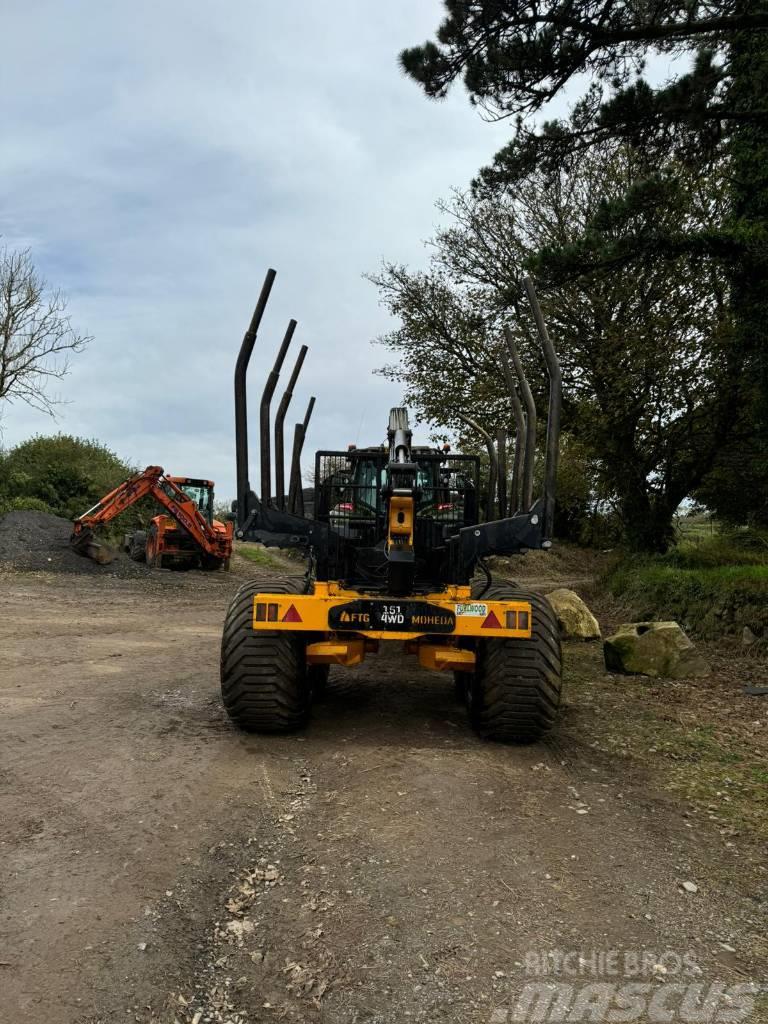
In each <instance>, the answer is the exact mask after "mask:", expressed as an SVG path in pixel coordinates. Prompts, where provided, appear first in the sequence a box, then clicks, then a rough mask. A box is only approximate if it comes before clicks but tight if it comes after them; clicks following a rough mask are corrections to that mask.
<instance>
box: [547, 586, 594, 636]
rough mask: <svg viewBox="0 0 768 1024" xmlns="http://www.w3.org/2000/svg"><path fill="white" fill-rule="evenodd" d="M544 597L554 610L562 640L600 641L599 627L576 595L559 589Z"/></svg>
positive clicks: (571, 591)
mask: <svg viewBox="0 0 768 1024" xmlns="http://www.w3.org/2000/svg"><path fill="white" fill-rule="evenodd" d="M545 596H546V598H547V600H548V601H549V603H550V604H551V605H552V608H553V609H554V612H555V615H556V616H557V623H558V625H559V626H560V635H561V636H562V637H563V639H564V640H599V639H600V636H601V633H600V625H599V623H598V621H597V619H596V618H595V616H594V615H593V614H592V612H591V611H590V610H589V608H587V606H586V605H585V604H584V602H583V601H582V599H581V598H580V597H579V595H578V594H577V593H575V592H574V591H573V590H566V589H565V587H561V588H560V589H559V590H553V591H552V593H551V594H546V595H545Z"/></svg>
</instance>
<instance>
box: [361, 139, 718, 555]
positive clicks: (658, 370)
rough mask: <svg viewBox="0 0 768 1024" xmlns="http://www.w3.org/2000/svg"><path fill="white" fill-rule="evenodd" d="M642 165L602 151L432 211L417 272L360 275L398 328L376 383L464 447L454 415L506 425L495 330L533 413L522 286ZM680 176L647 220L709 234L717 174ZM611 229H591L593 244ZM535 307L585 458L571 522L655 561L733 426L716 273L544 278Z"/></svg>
mask: <svg viewBox="0 0 768 1024" xmlns="http://www.w3.org/2000/svg"><path fill="white" fill-rule="evenodd" d="M644 166H645V164H644V158H643V157H642V156H640V155H638V154H637V153H635V152H633V151H632V150H630V149H627V148H626V147H618V148H617V147H616V146H614V145H612V144H605V145H603V146H602V147H601V148H599V149H596V150H595V151H594V152H591V153H588V154H585V156H584V158H583V159H582V160H581V161H580V162H579V164H578V166H577V167H575V168H574V169H573V172H572V173H565V172H563V173H560V174H559V175H557V176H554V177H553V176H551V175H547V174H545V173H544V172H542V171H540V170H535V171H533V172H532V173H531V174H530V175H529V176H528V177H527V178H525V179H524V180H522V181H520V182H519V183H518V185H517V187H516V188H515V190H514V192H512V191H499V192H495V193H493V194H486V195H485V196H483V197H480V196H478V195H477V194H473V193H459V192H457V193H455V194H454V196H453V197H452V199H451V201H450V202H448V203H443V204H442V205H441V207H440V209H441V210H442V212H443V213H444V214H446V215H447V217H448V218H449V222H448V224H447V226H446V227H444V228H443V229H441V230H440V231H439V233H438V235H437V237H436V238H435V239H433V242H432V259H431V267H430V270H429V272H428V273H412V272H409V271H408V270H407V268H404V267H401V266H397V265H393V264H385V265H384V267H383V269H382V270H381V272H380V273H379V274H377V275H374V276H372V277H371V280H372V281H373V282H374V283H375V284H376V285H377V287H378V288H379V292H380V295H381V299H382V301H383V304H384V305H385V306H386V307H387V309H388V310H389V312H391V313H392V314H393V315H394V316H395V317H397V318H398V320H399V326H398V327H396V328H395V329H394V330H393V331H391V332H390V333H388V334H387V335H385V336H384V337H382V338H381V339H379V341H380V343H381V344H382V345H383V346H384V347H385V348H387V349H388V350H389V351H390V352H392V353H394V354H395V355H396V356H397V357H398V361H397V362H396V363H392V364H390V365H388V366H385V367H384V368H383V370H382V371H381V372H382V373H384V374H385V375H386V376H388V377H389V378H390V379H393V380H397V381H399V382H400V383H402V384H403V385H404V391H405V396H404V397H405V401H406V403H407V404H409V405H411V406H412V407H414V408H415V410H416V412H417V413H418V415H419V417H420V418H421V419H423V420H427V421H429V422H431V423H433V424H435V425H436V426H437V427H449V428H453V429H454V430H456V431H457V433H458V434H459V437H460V440H461V443H462V445H463V446H466V445H467V442H468V438H467V436H466V435H467V433H468V432H467V431H466V430H464V429H463V427H462V424H461V416H462V414H464V415H466V416H472V417H473V418H475V419H476V420H477V421H478V422H479V423H480V425H481V426H482V427H484V428H485V429H486V430H488V431H495V430H496V428H497V427H498V425H499V424H500V423H501V424H505V425H508V426H511V423H512V416H511V409H510V405H509V395H508V393H507V389H506V384H505V382H504V378H503V375H502V374H501V372H500V356H501V351H502V347H503V342H502V330H501V328H502V324H506V325H508V326H509V327H510V329H511V331H512V333H513V335H514V337H515V340H516V343H517V345H518V347H519V349H520V350H521V352H522V353H523V356H524V361H525V362H526V365H527V374H528V377H529V380H530V383H531V386H532V388H533V390H534V392H535V394H536V397H537V400H538V405H539V409H540V412H542V413H543V411H544V408H545V406H546V401H547V390H546V375H545V372H544V367H543V365H542V363H543V361H542V357H541V352H540V349H539V345H538V341H537V337H536V330H535V326H534V322H533V319H532V316H531V311H530V309H529V307H528V305H527V301H526V298H525V295H524V292H523V289H522V288H521V287H520V278H521V277H522V275H523V274H524V273H525V272H526V271H527V270H528V269H529V268H530V267H531V265H532V263H534V262H536V260H538V259H539V257H540V254H541V252H542V250H544V249H546V248H547V247H548V246H549V247H552V248H557V247H563V246H567V245H568V244H570V242H572V241H573V240H578V239H581V238H582V237H583V236H584V233H585V231H586V230H587V226H588V225H589V224H590V223H591V222H592V220H593V219H595V218H597V219H599V213H600V211H601V209H603V208H604V206H605V205H606V204H608V203H612V202H614V201H616V202H618V201H619V200H620V199H621V197H622V196H623V195H624V194H625V192H626V190H627V189H628V188H630V187H631V185H632V182H633V181H634V180H635V178H636V176H637V174H638V172H639V170H641V169H642V168H643V167H644ZM677 172H678V174H679V175H680V179H681V182H682V183H683V184H684V188H682V189H677V190H674V192H673V193H672V194H671V197H670V198H669V205H668V207H667V208H665V210H664V211H663V212H660V211H659V210H656V211H655V214H654V216H655V219H656V222H657V223H659V224H662V225H668V226H672V225H678V226H680V225H683V224H686V223H687V224H690V223H698V224H701V225H706V224H707V223H708V222H709V220H710V219H711V218H712V217H717V216H718V215H719V211H720V209H721V206H722V203H723V202H724V183H723V179H722V176H721V175H720V174H719V173H712V174H711V175H709V176H704V177H697V176H696V175H695V174H694V173H692V172H691V171H689V170H688V169H686V168H677ZM636 216H637V217H638V218H640V220H642V219H643V218H644V217H645V214H643V213H637V214H636ZM615 232H616V228H615V226H610V227H607V228H606V229H605V233H604V235H602V236H601V235H600V234H599V232H597V230H596V229H594V230H592V234H591V235H590V236H589V237H590V239H591V242H590V244H593V245H595V246H598V245H599V244H601V243H600V238H601V237H603V238H604V239H610V238H611V237H613V233H615ZM541 301H542V306H543V309H544V314H545V318H546V320H547V323H548V325H549V331H550V334H551V336H552V338H553V340H554V342H555V345H556V347H557V349H558V352H559V355H560V360H561V365H562V370H563V381H564V388H565V393H564V409H563V427H564V431H565V433H566V435H568V443H569V444H571V445H578V446H580V448H581V452H582V461H583V460H585V459H586V460H588V461H589V471H588V472H587V473H586V479H588V480H589V481H590V485H589V490H590V502H591V506H590V505H588V504H586V503H585V504H584V505H583V506H582V518H584V517H585V516H586V515H587V510H588V508H589V517H588V518H589V521H590V522H592V523H597V522H598V519H597V515H598V514H601V515H602V514H604V513H605V512H607V511H609V510H610V512H611V514H612V515H614V516H618V517H619V519H620V521H621V523H622V526H623V530H624V534H625V537H626V540H627V542H628V543H629V544H630V545H631V546H632V547H634V548H635V549H637V550H651V551H659V550H664V549H665V548H666V547H667V546H668V545H669V544H670V543H671V542H672V540H673V535H674V534H673V528H672V519H673V516H674V514H675V511H676V509H677V507H678V505H679V504H680V503H681V502H682V501H683V499H684V498H686V497H687V496H688V495H689V494H690V493H691V492H692V490H694V489H695V488H696V487H697V486H699V485H700V484H701V482H702V480H703V479H704V477H705V475H706V474H707V473H708V472H709V471H710V469H711V467H712V464H713V460H714V459H715V458H716V456H717V455H718V453H719V451H720V450H721V444H722V440H723V437H724V435H725V434H726V433H727V431H728V430H729V427H730V425H731V423H732V418H733V403H732V401H731V392H730V390H729V384H730V377H729V376H728V373H727V366H728V360H727V359H726V358H725V356H724V353H725V352H727V350H728V345H729V339H730V330H731V323H730V315H729V310H728V304H727V297H726V295H725V292H724V287H723V283H722V280H721V275H720V274H719V271H718V269H717V268H716V267H715V265H714V264H713V263H712V262H709V261H707V260H705V259H700V258H697V259H695V260H692V259H691V258H689V257H688V256H682V255H681V256H679V257H678V259H677V260H675V261H674V262H665V261H653V262H650V263H649V264H648V265H646V266H642V267H638V268H636V269H635V271H634V272H633V274H632V275H631V276H630V275H627V274H625V273H614V274H610V275H605V274H597V273H596V274H591V275H583V276H581V277H580V278H578V279H576V280H573V279H570V278H567V277H564V278H562V279H559V280H557V281H554V282H553V281H550V284H549V287H548V288H547V289H546V290H542V292H541ZM724 367H725V368H726V369H724ZM470 436H471V435H470ZM567 468H568V467H567V464H564V467H563V471H564V473H565V472H566V471H567ZM563 481H564V483H565V484H566V486H567V480H566V478H565V476H563ZM582 497H584V496H582ZM561 499H562V500H561V509H560V513H561V516H560V518H561V522H560V524H559V525H560V528H561V529H562V528H563V526H565V528H566V534H567V535H568V536H571V537H575V536H576V535H577V533H578V532H579V531H578V529H574V527H575V526H576V524H575V522H573V521H571V522H568V521H566V522H565V523H563V521H562V519H563V514H565V515H566V517H568V512H567V505H566V502H567V501H568V500H569V499H568V498H567V495H566V492H565V491H561ZM569 518H570V519H571V520H573V519H574V518H575V519H578V518H579V514H578V512H576V516H575V517H573V516H570V517H569ZM607 542H608V543H610V542H611V541H610V540H609V541H607ZM598 543H599V542H598Z"/></svg>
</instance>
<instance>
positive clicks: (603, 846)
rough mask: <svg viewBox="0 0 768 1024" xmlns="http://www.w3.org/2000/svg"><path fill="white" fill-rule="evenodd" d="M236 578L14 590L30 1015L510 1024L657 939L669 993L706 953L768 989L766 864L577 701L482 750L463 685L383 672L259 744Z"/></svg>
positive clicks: (0, 741)
mask: <svg viewBox="0 0 768 1024" xmlns="http://www.w3.org/2000/svg"><path fill="white" fill-rule="evenodd" d="M237 582H238V580H237V579H236V578H232V577H229V576H227V575H225V574H220V575H217V576H203V575H201V574H189V575H187V576H179V575H175V574H168V573H161V574H157V579H156V580H155V581H153V582H152V583H151V584H150V583H147V581H144V580H142V581H140V580H115V579H100V578H97V577H93V576H79V577H67V576H58V577H56V576H46V575H43V574H39V575H32V574H16V575H13V574H9V575H7V576H5V577H3V578H2V579H0V643H1V644H2V647H1V648H0V712H1V714H0V822H2V826H1V827H2V834H1V835H0V841H1V843H2V845H1V846H0V858H1V862H2V883H1V884H2V904H1V908H0V909H1V917H0V1020H1V1021H3V1022H4V1024H5V1022H7V1024H49V1022H51V1021H56V1022H57V1024H75V1022H78V1024H85V1022H89V1024H95V1022H110V1024H112V1022H117V1021H122V1022H124V1021H132V1020H136V1021H141V1022H148V1021H163V1022H166V1021H167V1022H173V1021H174V1020H177V1021H179V1022H192V1021H194V1022H195V1024H200V1022H203V1021H209V1020H210V1021H232V1022H239V1021H241V1020H247V1021H249V1022H251V1021H271V1020H289V1021H315V1020H317V1021H320V1020H322V1021H325V1022H339V1024H342V1022H344V1024H352V1022H371V1024H373V1022H390V1021H391V1022H394V1021H397V1022H402V1021H430V1022H432V1021H442V1020H444V1021H451V1022H454V1021H455V1022H459V1021H460V1022H483V1024H489V1022H493V1024H499V1022H503V1021H505V1020H513V1019H516V1017H515V1016H514V1015H515V1013H516V1012H519V1006H518V1000H519V998H520V995H521V992H524V986H525V985H526V983H528V982H531V981H536V980H537V976H536V975H535V974H533V973H532V971H533V968H534V967H535V966H536V964H537V963H538V962H539V961H538V960H536V959H535V956H537V957H543V956H544V955H545V954H546V953H547V951H563V952H569V953H576V954H578V953H581V955H582V957H583V964H582V965H581V966H579V965H578V957H576V959H574V958H572V959H571V960H570V961H569V964H570V967H569V971H570V973H569V974H567V975H566V976H565V977H564V978H563V977H562V976H561V977H559V978H554V979H550V980H553V981H555V982H562V981H563V980H565V981H567V982H569V983H573V984H574V985H576V989H577V990H579V986H582V985H583V984H585V983H586V982H589V981H594V980H595V976H596V974H598V975H599V976H600V977H601V978H602V979H603V980H605V979H606V978H607V979H608V981H609V982H610V983H611V984H612V983H613V982H614V981H615V980H616V978H617V977H618V976H617V975H615V972H614V973H612V971H611V969H609V968H607V967H606V961H601V962H600V963H602V968H601V969H598V968H600V964H598V967H597V968H596V967H595V964H596V963H598V962H597V961H596V960H595V959H594V954H599V953H602V954H604V955H605V954H608V953H610V952H611V951H616V952H617V954H620V955H621V957H622V959H621V961H620V962H621V963H622V964H623V965H624V969H623V970H622V971H620V972H619V974H620V975H621V977H620V979H619V980H623V979H624V978H625V977H628V976H629V975H627V970H629V968H627V963H628V962H631V960H630V961H626V959H623V958H624V956H625V954H626V955H629V956H630V957H631V956H633V955H635V954H636V953H642V952H643V951H644V952H645V956H646V963H645V970H644V974H645V977H644V978H643V979H642V980H645V981H652V982H653V984H654V985H659V984H660V983H662V982H663V981H669V980H670V978H672V977H673V976H674V977H676V979H677V980H679V978H680V977H681V976H680V975H677V974H676V965H677V961H676V960H675V957H677V956H685V955H687V956H688V957H689V964H690V963H691V962H693V964H694V966H692V967H689V969H688V973H687V974H685V978H684V980H685V982H686V983H691V982H697V983H704V982H706V983H709V982H710V981H712V980H719V981H721V982H723V984H724V985H726V986H732V985H735V984H738V983H741V982H744V981H746V980H748V979H754V980H758V981H759V980H760V979H761V978H763V979H764V978H765V977H766V972H765V967H766V944H765V906H766V904H765V887H764V881H765V875H764V872H763V870H762V864H761V863H760V860H761V858H760V856H759V853H758V854H756V853H755V851H754V850H753V849H752V848H747V847H745V846H743V845H742V844H741V842H740V841H738V840H737V841H734V840H733V839H732V837H731V838H728V837H727V836H724V835H723V834H722V832H721V830H718V829H717V828H714V827H713V828H708V827H707V825H706V822H705V823H704V824H701V825H700V824H698V819H695V820H696V824H695V826H694V827H692V821H693V820H694V819H692V818H691V816H690V814H689V812H688V810H687V809H686V807H685V806H683V805H682V804H677V803H675V802H673V801H671V800H670V798H669V796H664V795H662V794H660V793H658V792H656V791H655V790H654V788H653V786H652V785H650V784H649V782H648V780H647V779H646V778H645V777H644V776H643V774H642V773H641V772H634V773H630V774H628V773H627V769H626V765H625V763H624V762H622V763H618V762H615V761H614V760H613V759H611V758H610V757H608V756H606V755H605V753H603V752H601V751H599V750H596V749H595V748H594V747H592V746H590V745H587V744H585V743H584V742H582V741H581V740H580V739H579V737H578V735H576V736H574V734H573V733H571V732H570V731H569V730H568V729H567V727H566V726H567V723H568V713H566V716H565V719H564V722H565V725H564V726H563V727H561V728H560V729H559V730H558V731H557V732H556V733H555V734H554V735H553V736H552V738H551V739H550V740H549V741H548V742H547V743H546V744H544V745H539V746H532V747H523V748H507V747H500V746H496V745H493V744H488V743H483V742H481V741H480V740H478V739H477V738H476V737H475V735H474V734H473V733H472V732H471V730H470V729H469V727H468V725H467V724H466V721H465V717H464V713H463V709H462V708H460V707H459V706H458V705H457V703H456V701H455V698H454V696H453V690H452V685H451V682H450V680H449V679H448V678H447V677H444V676H441V675H440V674H433V673H426V672H423V671H420V670H418V669H417V668H416V667H415V666H414V664H413V661H412V660H408V661H404V660H401V659H400V658H399V657H394V656H392V657H390V656H387V657H384V656H380V657H378V658H377V659H371V660H370V661H368V662H367V663H366V665H364V666H363V667H362V668H361V669H359V670H357V671H354V672H348V673H345V672H343V671H342V670H336V671H335V672H334V673H332V677H331V686H330V689H329V692H328V695H327V697H326V699H325V701H324V703H322V704H321V705H319V706H318V708H317V710H316V714H315V719H314V722H313V725H312V727H311V729H310V730H309V731H307V732H306V733H303V734H299V735H296V736H290V737H276V738H266V737H252V736H246V735H243V734H240V733H237V732H236V731H234V730H233V729H232V728H231V726H230V725H229V723H228V722H227V720H226V718H225V716H224V713H223V711H222V708H221V705H220V702H219V697H218V689H217V688H218V679H217V670H218V664H217V662H218V643H219V636H220V627H221V623H222V619H223V615H224V610H225V607H226V604H227V601H228V599H229V595H230V593H231V592H232V590H233V588H234V586H235V585H236V584H237ZM577 653H578V657H580V658H583V657H584V654H583V651H582V652H577ZM594 657H595V658H597V657H598V656H597V654H594ZM572 662H573V654H572V653H569V663H572ZM595 665H596V667H595V671H596V672H599V671H601V670H600V668H599V667H598V666H597V661H596V662H595ZM581 713H582V714H583V713H584V712H583V709H582V712H581ZM682 883H691V884H689V885H688V886H687V888H688V889H691V890H693V889H694V888H695V890H696V891H690V892H689V891H686V890H685V888H684V887H683V884H682ZM670 951H671V953H670ZM665 957H666V959H665ZM590 958H592V959H590ZM584 965H586V966H584ZM665 969H666V971H667V973H666V974H665V973H664V970H665ZM574 971H576V973H577V974H578V976H575V974H574ZM538 980H541V979H540V978H539V979H538ZM516 1007H517V1008H518V1009H517V1011H516V1009H515V1008H516ZM575 1012H576V1011H572V1014H573V1013H575ZM764 1012H765V1011H764V1010H760V1009H759V1008H758V1009H757V1010H756V1011H755V1014H756V1015H755V1016H753V1017H752V1018H750V1019H754V1020H758V1019H766V1018H765V1017H764V1016H760V1014H761V1013H764ZM525 1019H536V1018H533V1017H527V1018H525ZM538 1019H566V1018H564V1017H557V1018H555V1017H551V1016H550V1017H543V1018H538ZM567 1019H569V1020H577V1019H585V1020H586V1019H600V1018H594V1017H589V1016H583V1017H580V1016H578V1014H576V1016H574V1015H572V1016H570V1017H568V1018H567ZM616 1019H619V1018H616ZM622 1019H641V1020H644V1019H646V1018H645V1017H644V1016H641V1017H637V1018H629V1017H625V1018H622ZM649 1019H651V1018H649ZM668 1019H675V1020H676V1019H678V1018H677V1017H675V1018H668ZM706 1019H708V1020H711V1019H722V1018H714V1017H708V1018H706ZM739 1019H746V1018H743V1017H742V1018H739Z"/></svg>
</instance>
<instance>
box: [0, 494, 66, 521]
mask: <svg viewBox="0 0 768 1024" xmlns="http://www.w3.org/2000/svg"><path fill="white" fill-rule="evenodd" d="M30 510H31V511H33V512H46V513H47V514H48V515H55V513H54V511H53V509H52V508H51V506H50V505H47V504H46V503H45V502H44V501H40V499H39V498H25V497H22V496H17V497H15V498H3V497H0V518H2V517H3V516H4V515H7V513H8V512H27V511H30Z"/></svg>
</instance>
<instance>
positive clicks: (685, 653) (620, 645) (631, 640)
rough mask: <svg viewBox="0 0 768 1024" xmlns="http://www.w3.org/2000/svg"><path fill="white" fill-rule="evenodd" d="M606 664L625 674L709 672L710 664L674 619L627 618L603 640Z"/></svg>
mask: <svg viewBox="0 0 768 1024" xmlns="http://www.w3.org/2000/svg"><path fill="white" fill-rule="evenodd" d="M603 652H604V654H605V666H606V668H607V669H608V670H609V671H610V672H622V673H625V674H627V675H643V676H653V677H654V678H658V677H659V676H666V677H667V678H671V679H684V678H686V677H687V676H706V675H709V671H710V669H709V665H708V664H707V662H706V661H705V660H704V659H703V658H702V657H701V656H700V655H698V654H697V653H696V648H695V647H694V646H693V644H692V643H691V641H690V640H689V639H688V637H687V636H686V635H685V633H684V632H683V630H682V629H681V628H680V626H678V624H677V623H676V622H630V623H627V624H626V625H624V626H619V628H618V630H617V631H616V632H615V633H614V634H613V636H609V637H608V639H607V640H606V641H605V643H604V644H603Z"/></svg>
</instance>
